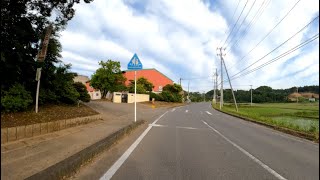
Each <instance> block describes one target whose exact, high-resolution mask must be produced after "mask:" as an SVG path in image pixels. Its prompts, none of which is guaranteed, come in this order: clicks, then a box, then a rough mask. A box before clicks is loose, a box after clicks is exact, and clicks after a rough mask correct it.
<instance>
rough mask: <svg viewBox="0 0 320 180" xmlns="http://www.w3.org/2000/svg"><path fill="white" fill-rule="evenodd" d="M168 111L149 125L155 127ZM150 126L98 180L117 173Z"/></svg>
mask: <svg viewBox="0 0 320 180" xmlns="http://www.w3.org/2000/svg"><path fill="white" fill-rule="evenodd" d="M167 112H168V111H166V112H165V113H163V114H162V115H161V116H160V117H159V118H158V119H156V120H155V121H154V122H153V123H152V124H151V125H155V124H156V122H157V121H159V120H160V119H161V118H162V117H163V116H164V115H165V114H166V113H167ZM151 128H152V126H148V128H147V129H146V130H144V131H143V133H142V134H141V135H140V136H139V138H138V139H137V140H136V141H135V142H134V143H133V144H132V145H131V146H130V147H129V149H127V150H126V152H124V153H123V154H122V156H121V157H120V158H119V159H118V160H117V161H116V162H115V163H114V164H113V165H112V166H111V167H110V169H109V170H108V171H107V172H106V173H105V174H104V175H103V176H102V177H101V178H100V180H109V179H111V178H112V176H113V175H114V174H115V173H116V172H117V171H118V169H119V168H120V167H121V165H122V164H123V163H124V162H125V161H126V160H127V159H128V157H129V156H130V154H131V153H132V152H133V150H134V149H135V148H136V147H137V146H138V144H139V143H140V142H141V141H142V139H143V138H144V136H146V135H147V133H148V132H149V131H150V129H151Z"/></svg>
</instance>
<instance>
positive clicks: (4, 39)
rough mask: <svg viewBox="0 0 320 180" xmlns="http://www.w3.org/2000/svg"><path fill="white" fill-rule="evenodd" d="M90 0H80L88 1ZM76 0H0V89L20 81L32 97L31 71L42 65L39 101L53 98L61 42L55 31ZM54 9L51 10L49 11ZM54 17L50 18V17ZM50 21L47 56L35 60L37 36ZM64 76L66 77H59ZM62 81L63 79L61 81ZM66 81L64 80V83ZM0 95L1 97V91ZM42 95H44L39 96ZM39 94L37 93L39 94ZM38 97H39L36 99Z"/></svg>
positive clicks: (33, 95) (39, 35) (38, 37)
mask: <svg viewBox="0 0 320 180" xmlns="http://www.w3.org/2000/svg"><path fill="white" fill-rule="evenodd" d="M91 1H92V0H84V2H85V3H89V2H91ZM79 2H80V0H71V1H66V0H46V1H42V0H2V1H1V27H2V31H1V61H0V71H1V77H6V78H3V79H2V83H1V91H8V90H9V88H11V87H12V86H13V85H14V84H16V83H18V84H21V85H22V86H23V87H24V88H25V90H26V91H28V92H31V96H32V98H33V99H35V88H36V81H35V74H36V69H37V67H42V68H43V70H42V77H41V86H40V95H41V94H42V95H44V94H45V95H47V96H46V98H42V103H45V102H46V101H47V100H49V99H51V100H52V102H54V101H55V100H56V98H57V96H58V95H59V94H58V95H57V94H55V93H56V92H57V88H58V87H57V86H54V85H53V81H54V79H57V78H56V77H55V76H56V75H59V77H61V76H64V75H66V76H68V74H67V73H65V74H56V71H57V67H55V65H54V63H57V62H60V60H59V58H60V57H61V55H60V52H61V45H60V43H59V41H58V37H59V32H60V31H61V30H62V29H64V28H65V26H66V24H67V21H69V20H70V19H71V18H72V17H73V16H74V13H75V10H74V9H73V6H74V4H77V3H79ZM53 12H54V13H53ZM53 16H55V19H54V20H52V17H53ZM49 24H52V25H53V31H52V35H51V37H50V41H49V45H48V50H47V56H46V59H45V61H44V62H43V63H41V64H39V63H37V62H36V55H37V52H38V49H39V46H40V45H41V44H40V39H43V37H44V34H45V28H46V27H47V26H48V25H49ZM62 79H65V80H66V79H68V78H62ZM63 84H65V83H63ZM67 84H68V83H67ZM73 90H74V89H73ZM1 97H3V96H2V95H1ZM42 97H44V96H42ZM39 98H40V97H39ZM39 101H40V99H39Z"/></svg>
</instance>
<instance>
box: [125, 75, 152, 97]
mask: <svg viewBox="0 0 320 180" xmlns="http://www.w3.org/2000/svg"><path fill="white" fill-rule="evenodd" d="M153 87H154V86H153V84H152V83H151V82H149V81H148V79H146V78H144V77H140V78H138V80H137V93H138V94H146V93H147V91H149V92H152V88H153ZM138 89H139V90H138ZM129 92H131V93H134V80H130V85H129Z"/></svg>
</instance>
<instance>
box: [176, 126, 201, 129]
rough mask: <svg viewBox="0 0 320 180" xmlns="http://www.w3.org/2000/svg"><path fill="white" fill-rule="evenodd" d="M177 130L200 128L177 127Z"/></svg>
mask: <svg viewBox="0 0 320 180" xmlns="http://www.w3.org/2000/svg"><path fill="white" fill-rule="evenodd" d="M176 128H179V129H198V128H193V127H182V126H176Z"/></svg>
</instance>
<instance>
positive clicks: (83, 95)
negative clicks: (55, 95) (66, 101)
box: [73, 82, 91, 102]
mask: <svg viewBox="0 0 320 180" xmlns="http://www.w3.org/2000/svg"><path fill="white" fill-rule="evenodd" d="M73 87H74V88H75V89H76V90H77V92H78V93H79V94H80V97H79V100H80V101H83V102H89V101H90V99H91V98H90V95H89V93H88V91H87V88H86V86H85V85H84V84H82V83H81V82H76V83H74V84H73Z"/></svg>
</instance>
